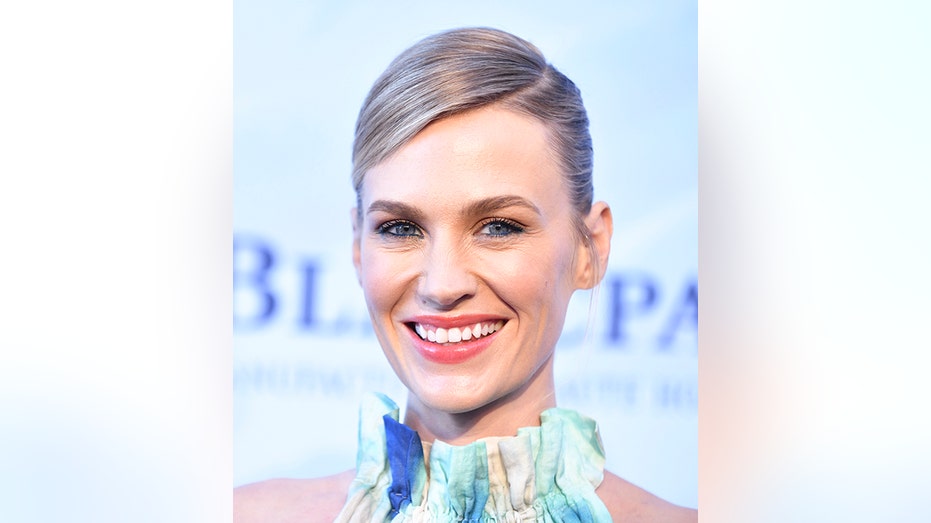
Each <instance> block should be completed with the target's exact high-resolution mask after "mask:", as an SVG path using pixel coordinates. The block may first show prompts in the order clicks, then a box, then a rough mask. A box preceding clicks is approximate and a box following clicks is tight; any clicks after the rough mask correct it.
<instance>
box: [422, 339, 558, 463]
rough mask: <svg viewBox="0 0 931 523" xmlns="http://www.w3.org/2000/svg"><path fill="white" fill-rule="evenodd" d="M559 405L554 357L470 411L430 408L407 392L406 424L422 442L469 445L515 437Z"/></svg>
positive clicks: (537, 424) (538, 422)
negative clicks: (524, 379)
mask: <svg viewBox="0 0 931 523" xmlns="http://www.w3.org/2000/svg"><path fill="white" fill-rule="evenodd" d="M555 406H556V387H555V384H554V381H553V359H552V357H551V358H550V359H549V360H548V361H547V362H546V363H545V364H544V365H543V366H542V367H541V368H540V369H539V370H538V371H537V372H536V374H534V375H533V376H532V377H531V378H530V380H529V381H528V382H527V383H525V384H524V385H523V386H521V387H520V388H518V389H517V390H514V391H512V392H510V393H507V394H505V395H504V396H502V397H501V398H498V399H496V400H494V401H492V402H491V403H488V404H486V405H482V406H480V407H478V408H476V409H474V410H470V411H467V412H445V411H441V410H438V409H434V408H431V407H430V406H429V405H426V404H424V403H423V402H421V401H420V399H419V398H417V397H416V396H414V395H413V394H408V399H407V409H406V412H405V416H404V424H405V425H407V426H408V427H410V428H412V429H414V430H416V431H417V433H418V434H419V435H420V438H421V440H422V441H424V442H427V443H432V442H433V441H434V440H436V439H439V440H441V441H444V442H446V443H449V444H451V445H466V444H469V443H472V442H473V441H475V440H477V439H481V438H487V437H495V436H503V437H507V436H514V435H516V434H517V429H519V428H521V427H531V426H539V425H540V413H541V412H543V411H544V410H546V409H549V408H552V407H555Z"/></svg>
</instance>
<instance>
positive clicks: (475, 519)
mask: <svg viewBox="0 0 931 523" xmlns="http://www.w3.org/2000/svg"><path fill="white" fill-rule="evenodd" d="M399 412H400V411H399V409H398V406H397V405H396V404H395V403H394V402H393V401H391V400H390V399H389V398H388V397H386V396H384V395H381V394H373V395H371V396H369V397H367V398H366V399H365V400H364V401H363V403H362V408H361V412H360V420H359V448H358V453H357V456H356V477H355V479H354V480H353V482H352V484H351V485H350V488H349V493H348V495H347V499H346V504H345V505H344V507H343V510H342V512H340V515H339V516H338V517H337V519H336V522H337V523H349V522H353V523H362V522H365V523H371V522H382V521H385V522H392V523H405V522H410V523H422V522H423V523H427V522H430V523H433V522H437V523H451V522H457V523H458V522H465V523H479V522H507V523H517V522H546V523H557V522H559V523H562V522H580V523H589V522H598V523H602V522H610V521H611V516H610V514H609V513H608V509H607V508H606V507H605V506H604V503H602V502H601V500H600V499H599V498H598V496H597V495H595V488H597V487H598V485H599V484H601V481H602V479H603V478H604V449H603V447H602V444H601V438H600V436H599V435H598V427H597V424H596V423H595V421H594V420H592V419H590V418H587V417H585V416H582V415H581V414H579V413H577V412H575V411H573V410H569V409H561V408H552V409H548V410H546V411H544V412H543V413H542V414H541V415H540V426H539V427H524V428H521V429H519V430H518V432H517V435H516V436H514V437H505V438H484V439H480V440H478V441H475V442H473V443H470V444H468V445H461V446H459V445H449V444H447V443H444V442H442V441H439V440H437V441H435V442H433V444H432V446H431V447H430V452H429V463H426V462H425V461H424V447H423V444H422V442H421V441H420V437H419V436H418V435H417V433H416V432H415V431H413V430H411V429H410V428H409V427H407V426H406V425H404V424H402V423H400V422H399V421H398V419H399ZM428 465H429V466H428Z"/></svg>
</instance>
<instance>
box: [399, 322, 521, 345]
mask: <svg viewBox="0 0 931 523" xmlns="http://www.w3.org/2000/svg"><path fill="white" fill-rule="evenodd" d="M503 326H504V320H498V321H496V322H495V323H490V324H489V323H482V322H478V323H476V324H475V325H472V326H471V327H450V328H449V329H444V328H442V327H437V328H436V329H435V330H434V328H433V327H431V326H425V325H423V324H420V323H415V324H414V332H416V333H417V335H418V336H420V338H421V339H424V340H428V341H431V342H433V343H459V342H461V341H469V340H471V339H479V338H481V337H482V336H488V335H489V334H491V333H493V332H497V331H499V330H501V327H503Z"/></svg>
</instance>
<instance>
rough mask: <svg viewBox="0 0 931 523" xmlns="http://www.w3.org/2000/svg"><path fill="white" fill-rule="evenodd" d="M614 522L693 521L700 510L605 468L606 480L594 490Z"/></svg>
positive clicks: (673, 522)
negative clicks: (656, 492) (664, 497)
mask: <svg viewBox="0 0 931 523" xmlns="http://www.w3.org/2000/svg"><path fill="white" fill-rule="evenodd" d="M595 493H596V494H598V497H599V498H601V501H602V502H604V504H605V506H606V507H608V512H610V513H611V518H612V519H614V521H625V522H626V521H629V522H656V521H662V522H664V523H665V522H670V523H677V522H694V521H698V512H697V511H695V510H694V509H690V508H684V507H680V506H678V505H673V504H672V503H670V502H668V501H666V500H664V499H661V498H659V497H657V496H654V495H653V494H650V493H649V492H647V491H646V490H643V489H642V488H640V487H638V486H636V485H634V484H633V483H630V482H629V481H626V480H624V479H621V478H620V477H618V476H616V475H615V474H612V473H611V472H608V471H607V470H606V471H605V476H604V481H602V482H601V485H599V486H598V488H597V489H595Z"/></svg>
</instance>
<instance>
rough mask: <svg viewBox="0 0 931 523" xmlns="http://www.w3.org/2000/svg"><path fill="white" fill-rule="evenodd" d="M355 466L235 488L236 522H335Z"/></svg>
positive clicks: (353, 474)
mask: <svg viewBox="0 0 931 523" xmlns="http://www.w3.org/2000/svg"><path fill="white" fill-rule="evenodd" d="M354 477H355V471H354V470H347V471H346V472H342V473H340V474H335V475H333V476H327V477H324V478H316V479H270V480H267V481H260V482H258V483H251V484H249V485H243V486H241V487H237V488H235V489H233V522H234V523H258V522H262V523H292V522H293V523H297V522H300V523H316V522H326V523H332V521H333V520H334V519H336V516H337V515H338V514H339V511H340V510H341V509H342V508H343V504H344V503H345V502H346V493H347V491H348V490H349V484H350V483H351V482H352V479H353V478H354Z"/></svg>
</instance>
